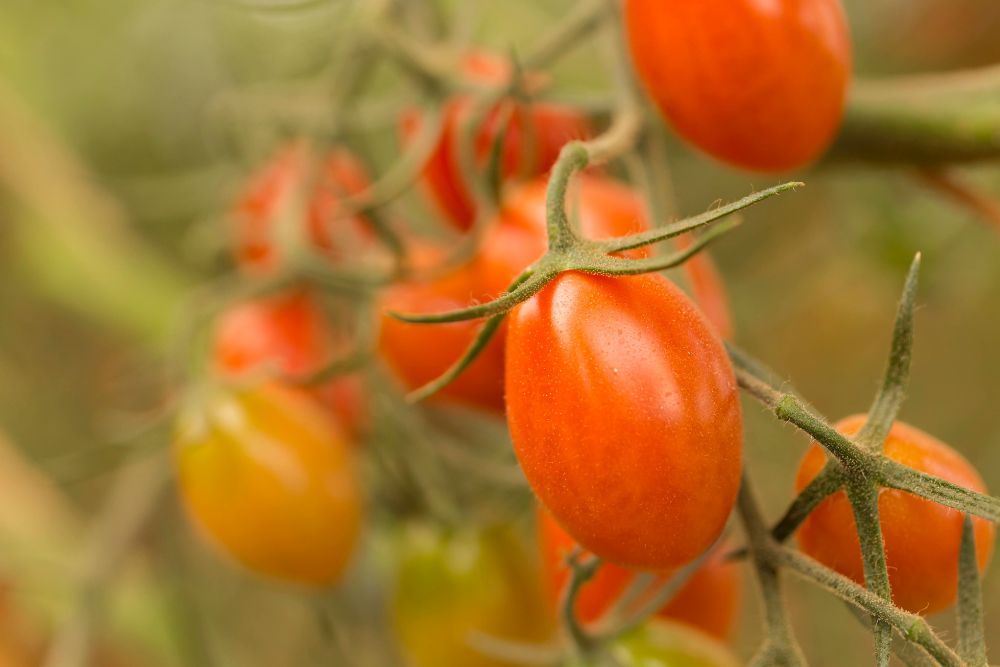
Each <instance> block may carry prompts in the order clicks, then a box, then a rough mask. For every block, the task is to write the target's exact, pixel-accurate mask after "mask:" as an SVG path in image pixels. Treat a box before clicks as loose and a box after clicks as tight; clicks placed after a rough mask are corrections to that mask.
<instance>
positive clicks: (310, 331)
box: [215, 290, 368, 442]
mask: <svg viewBox="0 0 1000 667" xmlns="http://www.w3.org/2000/svg"><path fill="white" fill-rule="evenodd" d="M346 348H347V345H346V341H342V340H338V336H337V332H336V331H335V330H334V328H333V327H331V326H330V324H329V323H328V321H327V320H326V318H325V317H324V315H323V312H322V310H321V308H320V306H319V304H318V303H317V301H316V298H315V297H313V296H312V295H311V294H310V293H309V292H307V291H305V290H297V291H292V292H288V293H285V294H280V295H278V296H273V297H268V298H260V299H256V300H254V301H247V302H245V303H242V304H239V305H237V306H235V307H233V308H231V309H229V310H227V311H226V312H224V313H223V314H222V315H221V317H220V318H219V320H218V321H217V322H216V325H215V361H216V366H217V368H218V370H219V371H221V372H222V373H223V374H224V375H227V376H233V377H239V376H250V375H253V374H254V373H259V372H261V371H271V372H273V373H276V374H280V375H286V376H290V377H292V378H303V377H306V376H308V375H309V374H310V373H313V372H315V371H317V370H320V369H322V368H323V367H324V366H325V365H326V364H328V363H330V362H331V361H333V360H334V359H335V358H336V356H337V355H338V354H344V353H346ZM310 393H312V394H313V395H314V396H315V397H316V398H317V399H319V401H320V402H321V403H322V404H323V405H324V406H325V407H327V408H329V409H330V410H331V412H332V414H333V415H335V416H336V418H337V422H338V423H339V424H340V425H341V426H343V427H344V429H346V431H347V432H348V434H349V435H351V436H352V438H351V440H352V442H357V441H358V440H360V439H361V438H362V437H363V435H364V431H365V429H366V426H367V422H368V411H367V405H366V400H365V386H364V381H363V380H362V378H361V376H360V375H358V374H348V375H341V376H339V377H335V378H333V379H331V380H330V381H329V382H326V383H324V384H322V385H319V386H317V387H315V388H312V389H311V391H310Z"/></svg>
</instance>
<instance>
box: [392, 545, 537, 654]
mask: <svg viewBox="0 0 1000 667" xmlns="http://www.w3.org/2000/svg"><path fill="white" fill-rule="evenodd" d="M397 554H398V571H397V580H396V589H395V593H394V598H393V614H394V617H395V618H394V620H395V626H396V631H397V634H398V636H399V641H400V644H401V646H402V648H403V652H404V654H405V655H406V658H407V660H408V663H407V664H408V665H410V666H411V667H512V666H513V665H514V664H516V663H511V662H507V661H504V660H499V659H496V658H494V657H491V656H489V655H487V654H486V653H484V652H483V651H481V650H477V648H476V646H475V642H476V637H477V636H486V637H489V638H494V639H500V640H508V641H517V642H545V641H546V640H548V639H549V638H550V637H551V632H552V627H551V623H550V621H549V620H548V618H547V616H548V615H547V614H546V611H547V610H546V607H545V604H544V600H543V596H542V591H541V585H540V581H539V576H538V571H537V569H536V568H535V566H534V563H533V562H532V561H531V559H530V558H529V557H528V553H527V551H526V550H525V549H524V547H523V546H522V544H521V541H520V540H519V539H518V536H517V535H516V534H515V533H514V532H513V531H512V530H510V529H509V528H495V529H491V530H486V531H470V530H465V531H459V532H448V531H444V530H437V529H434V528H431V527H429V526H410V527H409V528H408V529H407V530H406V531H405V533H404V535H403V537H402V539H401V540H400V543H399V545H398V551H397Z"/></svg>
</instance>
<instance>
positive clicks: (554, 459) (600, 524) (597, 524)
mask: <svg viewBox="0 0 1000 667" xmlns="http://www.w3.org/2000/svg"><path fill="white" fill-rule="evenodd" d="M508 320H509V326H508V332H507V363H506V399H507V422H508V425H509V427H510V433H511V438H512V440H513V443H514V451H515V453H516V454H517V458H518V460H519V462H520V464H521V469H522V471H523V472H524V474H525V477H526V478H527V480H528V483H529V484H530V485H531V487H532V489H534V491H535V493H536V494H537V495H538V497H539V499H540V500H541V501H542V503H543V504H544V505H545V507H546V508H548V509H549V511H551V512H552V514H553V516H554V517H555V518H556V520H557V521H558V522H559V524H560V525H561V526H563V528H565V529H566V530H567V531H568V532H569V533H570V535H572V536H573V537H574V538H575V539H576V540H577V541H578V542H579V543H580V544H581V545H582V546H583V547H585V548H586V549H588V550H590V551H591V552H593V553H594V554H596V555H598V556H600V557H601V558H603V559H604V560H607V561H608V562H611V563H615V564H618V565H623V566H628V567H635V568H642V569H651V570H670V569H673V568H676V567H679V566H680V565H683V564H684V563H687V562H688V561H690V560H692V559H693V558H695V557H696V556H697V555H698V554H700V553H701V552H703V551H704V550H705V549H707V548H708V547H709V546H711V544H712V543H713V542H715V540H716V539H717V538H718V536H719V534H720V533H721V532H722V529H723V527H724V525H725V522H726V519H727V517H728V516H729V513H730V511H731V509H732V506H733V503H734V501H735V499H736V493H737V490H738V489H739V485H740V472H741V461H742V450H743V433H742V428H743V419H742V413H741V410H740V401H739V395H738V391H737V386H736V379H735V377H734V375H733V369H732V366H731V365H730V363H729V358H728V356H727V355H726V351H725V349H724V348H723V346H722V342H721V341H720V339H719V337H718V335H717V334H716V333H715V332H714V331H713V330H712V328H711V325H710V324H709V323H708V322H707V321H706V320H705V319H704V317H703V316H702V315H701V313H700V312H698V309H697V308H696V307H695V306H694V305H693V304H692V303H691V302H690V301H689V300H688V299H687V297H686V296H684V294H683V293H682V292H681V291H680V290H679V289H678V288H677V287H675V286H674V285H673V284H672V283H670V281H668V280H667V279H666V278H664V277H662V276H660V275H658V274H650V275H642V276H634V277H627V278H612V277H604V276H595V275H588V274H582V273H577V272H569V273H563V274H561V275H560V276H558V277H557V278H556V279H555V280H553V281H552V282H551V283H549V284H548V285H547V286H545V287H544V288H543V289H542V290H541V291H540V292H539V293H538V294H536V295H535V296H534V297H532V298H531V299H529V300H528V301H526V302H524V303H522V304H520V305H519V306H517V307H516V308H514V310H513V311H512V313H511V315H510V316H509V318H508Z"/></svg>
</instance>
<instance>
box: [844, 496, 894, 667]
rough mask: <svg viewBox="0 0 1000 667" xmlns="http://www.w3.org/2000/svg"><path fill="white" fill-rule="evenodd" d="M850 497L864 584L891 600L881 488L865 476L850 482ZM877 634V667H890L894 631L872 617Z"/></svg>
mask: <svg viewBox="0 0 1000 667" xmlns="http://www.w3.org/2000/svg"><path fill="white" fill-rule="evenodd" d="M847 497H848V499H849V500H850V501H851V508H852V509H853V510H854V523H855V526H856V528H857V533H858V540H859V541H860V544H861V555H862V560H863V563H864V571H865V585H866V586H867V587H868V589H869V590H870V591H872V592H873V593H875V594H876V595H878V596H879V597H880V598H882V599H883V600H885V601H886V602H890V603H891V602H892V592H891V589H890V587H889V569H888V566H887V565H886V560H885V542H884V541H883V539H882V524H881V522H880V521H879V507H878V487H877V486H876V485H875V484H874V483H873V482H871V481H869V480H867V479H864V478H857V479H849V480H848V481H847ZM872 632H873V633H874V635H875V658H876V664H877V665H878V667H888V665H889V655H890V651H891V648H892V632H891V630H890V628H889V627H888V626H886V625H883V624H882V623H881V622H880V621H879V620H878V619H877V618H872Z"/></svg>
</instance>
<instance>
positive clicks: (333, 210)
mask: <svg viewBox="0 0 1000 667" xmlns="http://www.w3.org/2000/svg"><path fill="white" fill-rule="evenodd" d="M369 185H370V179H369V178H368V174H367V173H366V172H365V169H364V167H363V166H362V165H361V163H360V162H359V161H358V160H357V158H355V157H354V156H353V155H351V153H350V152H348V151H347V150H345V149H342V148H335V149H333V150H331V151H329V152H328V153H327V154H325V155H324V156H322V158H321V159H317V158H315V157H314V156H313V155H312V154H311V152H310V150H309V148H308V147H307V146H306V144H305V143H304V142H295V143H292V144H290V145H288V146H286V147H284V148H283V149H281V150H280V151H279V152H278V153H277V155H275V157H274V158H273V159H272V160H271V162H270V163H269V164H267V165H266V166H265V167H264V168H263V169H262V170H261V171H260V172H259V173H258V174H257V175H255V176H254V177H253V178H252V179H251V181H250V184H249V185H248V186H247V189H246V190H245V191H244V192H243V193H242V194H241V195H240V197H239V199H238V200H237V202H236V205H235V207H234V210H233V214H232V218H233V235H234V239H233V242H234V249H235V254H236V260H237V262H238V264H239V265H240V267H242V268H243V269H244V270H246V271H248V272H251V273H270V272H273V271H275V270H277V269H278V268H279V266H280V265H281V263H282V261H284V260H283V258H282V257H281V256H280V255H281V252H282V249H281V248H280V241H279V239H281V238H283V237H286V236H288V235H290V234H301V235H302V236H303V237H304V240H305V241H306V242H308V243H311V244H312V245H313V248H314V249H315V250H317V251H319V252H320V253H322V254H323V255H325V256H326V257H328V258H330V259H333V260H341V259H343V258H345V257H348V256H350V255H351V254H352V253H354V252H357V251H358V250H359V249H370V248H371V246H372V245H373V241H374V238H375V237H374V233H373V232H372V229H371V225H370V223H369V221H368V220H367V219H366V218H365V217H364V216H361V215H350V216H346V217H341V218H338V215H341V213H340V212H338V206H339V204H340V202H341V201H342V200H343V199H344V198H346V197H350V196H353V195H357V194H358V193H360V192H362V191H364V190H365V189H366V188H367V187H368V186H369ZM282 225H293V228H292V229H288V228H286V229H284V230H282V229H280V226H282Z"/></svg>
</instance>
